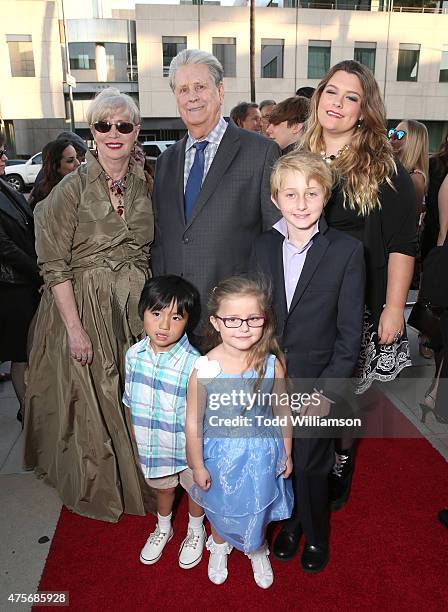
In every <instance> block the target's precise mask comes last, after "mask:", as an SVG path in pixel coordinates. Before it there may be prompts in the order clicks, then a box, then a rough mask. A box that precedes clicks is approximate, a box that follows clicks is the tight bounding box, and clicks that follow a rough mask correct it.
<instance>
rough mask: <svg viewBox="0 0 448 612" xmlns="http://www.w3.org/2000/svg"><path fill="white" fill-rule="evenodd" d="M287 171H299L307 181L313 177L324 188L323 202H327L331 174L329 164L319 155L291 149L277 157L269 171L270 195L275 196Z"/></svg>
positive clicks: (331, 178)
mask: <svg viewBox="0 0 448 612" xmlns="http://www.w3.org/2000/svg"><path fill="white" fill-rule="evenodd" d="M289 172H300V174H303V176H304V177H305V180H306V181H307V183H309V182H310V180H311V179H314V180H315V181H316V182H317V183H319V185H321V186H322V187H323V188H324V191H325V202H328V200H329V198H330V195H331V188H332V186H333V174H332V172H331V169H330V167H329V165H328V164H327V163H326V162H325V161H324V160H323V159H322V157H321V156H320V155H317V154H316V153H311V152H310V151H305V150H299V151H292V152H291V153H288V155H283V156H282V157H279V158H278V159H277V161H276V162H275V165H274V167H273V169H272V172H271V196H272V197H274V198H276V197H277V194H278V192H279V190H280V189H281V187H282V183H283V180H284V178H285V175H286V174H288V173H289Z"/></svg>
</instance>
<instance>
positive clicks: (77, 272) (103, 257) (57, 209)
mask: <svg viewBox="0 0 448 612" xmlns="http://www.w3.org/2000/svg"><path fill="white" fill-rule="evenodd" d="M87 119H88V123H89V125H90V129H91V131H92V136H93V139H94V141H95V145H96V152H95V154H91V153H90V152H89V153H87V155H86V159H87V162H86V163H85V164H81V165H80V166H79V167H78V168H77V169H76V170H75V171H74V172H72V173H70V174H68V175H67V176H65V177H64V178H63V179H62V181H60V183H58V184H57V185H56V186H55V187H54V188H53V190H52V191H51V192H50V194H49V196H48V197H47V198H45V200H43V201H42V202H40V203H39V204H38V205H37V206H36V209H35V212H34V218H35V223H36V251H37V255H38V261H39V265H40V268H41V271H42V275H43V278H44V281H45V288H44V292H43V295H42V299H41V302H40V306H39V310H38V312H37V316H36V322H35V329H34V334H33V337H32V339H31V340H32V342H31V353H30V365H29V379H28V386H27V392H26V403H25V406H26V408H25V440H24V448H25V454H24V461H25V466H26V467H27V468H28V469H34V470H35V471H36V473H37V474H38V475H39V476H41V477H44V478H45V480H46V482H48V483H49V484H51V485H53V486H54V487H55V488H56V489H57V491H58V493H59V496H60V498H61V500H62V501H63V503H64V504H65V505H66V506H67V508H69V509H70V510H72V511H73V512H76V513H78V514H81V515H83V516H88V517H90V518H95V519H100V520H104V521H110V522H116V521H118V519H119V518H120V516H121V515H122V513H123V512H127V513H130V514H139V515H144V514H145V513H146V509H147V508H148V507H149V505H148V503H146V502H149V495H150V494H151V492H150V490H149V488H148V485H147V484H146V482H145V480H144V477H143V474H142V472H141V469H140V466H139V464H138V460H137V449H136V448H135V444H134V438H133V436H132V432H131V431H130V428H131V424H130V422H129V420H128V418H127V417H128V415H127V411H125V409H124V407H123V405H122V402H121V398H122V396H123V384H124V362H125V354H126V351H127V350H128V348H129V347H130V346H131V345H132V344H135V343H136V342H137V341H138V340H141V339H142V338H143V332H144V330H143V323H142V321H141V319H140V317H139V315H138V301H139V298H140V293H141V290H142V288H143V285H144V283H145V281H146V279H147V278H148V277H149V276H150V271H149V254H150V253H149V252H150V245H151V242H152V237H153V228H154V217H153V212H152V207H151V200H150V198H149V197H148V187H147V184H146V181H145V176H144V174H143V170H142V168H141V166H140V165H138V164H136V163H135V161H134V160H133V159H132V157H131V153H132V149H133V147H134V143H135V141H136V139H137V136H138V133H139V130H140V113H139V110H138V108H137V106H136V104H135V102H134V100H133V99H132V98H131V97H129V96H128V95H126V94H122V93H120V92H119V91H118V90H117V89H114V88H106V89H104V90H103V91H101V92H100V93H99V94H98V96H97V97H96V98H95V99H94V100H93V101H92V102H91V104H90V106H89V108H88V111H87Z"/></svg>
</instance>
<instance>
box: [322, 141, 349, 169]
mask: <svg viewBox="0 0 448 612" xmlns="http://www.w3.org/2000/svg"><path fill="white" fill-rule="evenodd" d="M349 148H350V145H348V144H346V145H344V146H343V147H342V148H341V149H339V151H338V152H337V153H336V155H327V154H326V153H325V151H321V152H320V154H321V155H322V159H323V160H324V161H326V162H327V164H331V162H333V161H334V160H335V159H338V157H341V155H342V154H343V153H345V152H346V151H347V149H349Z"/></svg>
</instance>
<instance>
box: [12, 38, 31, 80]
mask: <svg viewBox="0 0 448 612" xmlns="http://www.w3.org/2000/svg"><path fill="white" fill-rule="evenodd" d="M30 38H31V37H30ZM8 49H9V61H10V66H11V76H13V77H34V76H35V75H36V73H35V70H34V54H33V43H32V42H31V40H9V41H8Z"/></svg>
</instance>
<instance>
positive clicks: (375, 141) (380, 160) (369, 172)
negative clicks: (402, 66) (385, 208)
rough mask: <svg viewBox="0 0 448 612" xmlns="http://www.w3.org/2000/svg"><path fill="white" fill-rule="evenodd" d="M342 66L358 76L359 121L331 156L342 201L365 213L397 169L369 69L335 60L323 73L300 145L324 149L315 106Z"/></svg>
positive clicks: (375, 205)
mask: <svg viewBox="0 0 448 612" xmlns="http://www.w3.org/2000/svg"><path fill="white" fill-rule="evenodd" d="M340 70H343V71H344V72H348V73H349V74H354V75H355V76H356V77H358V79H359V81H360V83H361V87H362V91H363V95H362V98H361V113H362V117H363V119H362V121H360V123H359V125H358V127H357V129H356V131H355V133H354V134H353V137H352V139H351V142H350V146H349V147H348V148H347V150H346V151H345V152H344V153H343V154H342V155H340V156H339V157H338V158H337V159H335V160H334V162H333V164H332V169H333V171H335V173H336V176H337V179H338V182H339V184H340V185H341V188H342V192H343V195H344V203H348V205H349V206H350V208H353V209H354V210H358V211H359V213H360V214H363V215H367V214H369V213H370V212H372V211H373V210H375V209H376V208H379V207H380V205H381V204H380V201H379V198H378V194H379V189H380V185H381V184H382V183H383V182H384V181H387V182H388V183H389V184H391V176H392V175H393V174H395V173H396V172H397V167H396V164H395V161H394V155H393V151H392V147H391V145H390V143H389V141H388V139H387V135H386V112H385V108H384V103H383V99H382V97H381V92H380V89H379V87H378V83H377V82H376V80H375V77H374V76H373V74H372V72H371V71H370V70H369V69H368V68H367V67H366V66H363V65H362V64H360V63H359V62H356V61H355V60H344V61H343V62H339V63H338V64H336V65H335V66H333V67H332V68H330V70H329V71H328V72H327V74H326V75H325V77H324V79H323V80H322V81H321V82H320V83H319V85H318V86H317V89H316V91H315V92H314V95H313V97H312V99H311V111H310V117H309V119H308V123H307V128H306V131H305V133H304V135H303V140H302V143H301V146H303V147H305V148H307V149H309V150H310V151H313V153H321V152H322V151H325V143H324V139H323V130H322V126H321V125H320V123H319V120H318V115H317V109H318V106H319V101H320V98H321V96H322V92H323V91H324V89H325V88H326V86H327V85H328V82H329V81H330V80H331V78H332V77H333V76H334V74H335V73H336V72H339V71H340Z"/></svg>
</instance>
